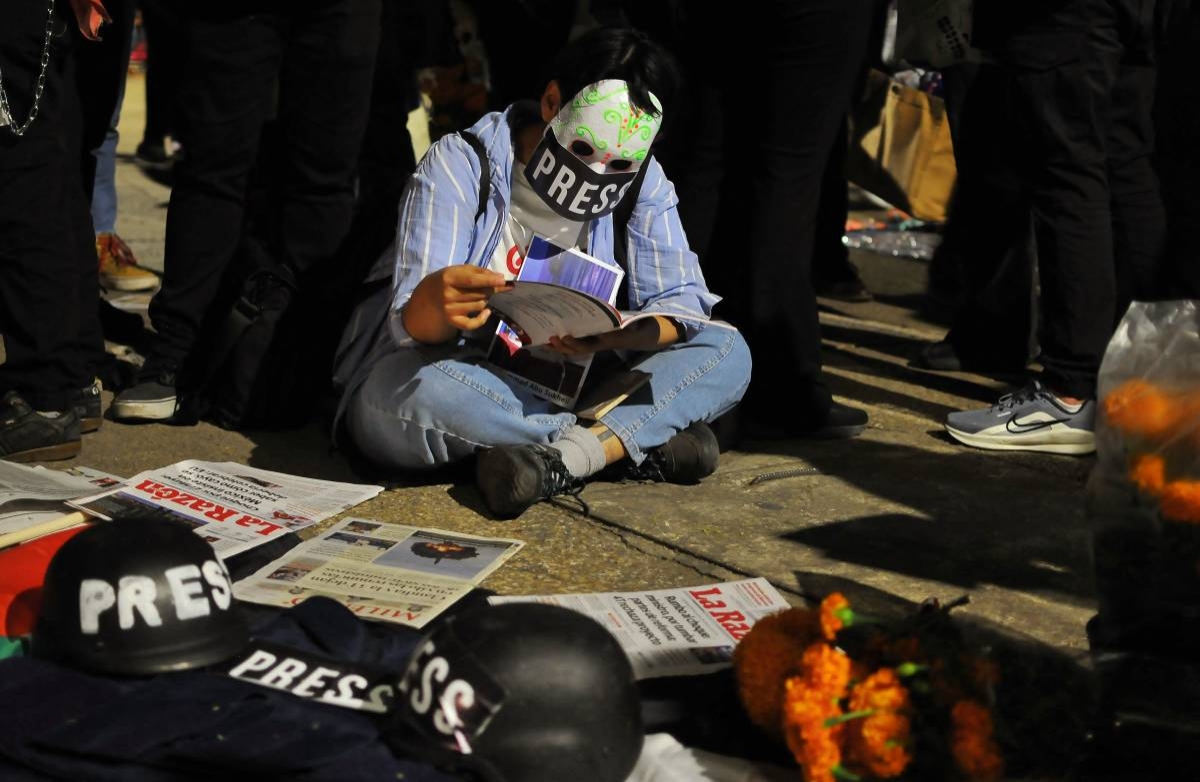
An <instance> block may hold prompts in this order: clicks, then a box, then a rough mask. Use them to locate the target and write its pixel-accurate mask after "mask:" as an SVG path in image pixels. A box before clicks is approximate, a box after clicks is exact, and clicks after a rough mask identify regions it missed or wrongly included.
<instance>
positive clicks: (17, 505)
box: [0, 460, 121, 535]
mask: <svg viewBox="0 0 1200 782" xmlns="http://www.w3.org/2000/svg"><path fill="white" fill-rule="evenodd" d="M120 483H121V479H120V478H118V477H117V476H115V475H109V474H108V473H105V472H100V471H99V470H93V469H91V468H90V467H75V468H71V469H69V470H48V469H46V468H44V467H26V466H24V465H21V464H15V463H13V462H6V461H3V460H0V535H4V534H7V533H10V532H17V531H19V530H23V529H28V528H29V527H33V526H36V525H38V524H41V523H42V522H44V521H50V520H51V519H56V518H59V517H60V516H63V515H64V514H67V513H70V512H71V508H69V507H68V506H67V505H66V502H67V501H68V500H74V499H78V498H80V497H86V496H88V495H89V494H95V493H96V490H97V489H106V488H109V487H110V486H115V485H119V484H120Z"/></svg>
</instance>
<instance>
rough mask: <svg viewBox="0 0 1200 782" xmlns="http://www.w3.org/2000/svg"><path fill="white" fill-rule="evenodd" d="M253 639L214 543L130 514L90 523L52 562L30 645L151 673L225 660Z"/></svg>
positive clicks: (75, 662)
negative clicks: (215, 550) (211, 543)
mask: <svg viewBox="0 0 1200 782" xmlns="http://www.w3.org/2000/svg"><path fill="white" fill-rule="evenodd" d="M247 640H248V633H247V630H246V625H245V623H244V621H243V620H242V617H241V616H240V614H238V612H237V607H236V603H235V601H234V599H233V583H232V581H231V579H230V578H229V571H228V570H226V569H225V565H223V564H222V563H221V560H220V559H218V558H217V555H216V553H215V552H214V551H213V549H212V546H210V545H209V544H208V543H206V542H205V541H203V540H201V539H200V537H199V536H198V535H196V533H195V532H193V531H192V528H191V527H189V526H188V525H187V524H184V523H183V522H179V521H173V520H170V519H162V518H148V517H139V516H128V517H125V518H117V519H114V520H113V521H111V522H105V523H99V524H96V525H95V526H93V527H91V528H89V529H86V530H84V531H83V532H81V533H79V534H78V535H76V536H75V537H73V538H71V539H70V540H69V541H67V542H66V543H65V544H64V545H63V547H62V548H61V549H59V550H58V553H56V554H55V555H54V558H53V559H51V560H50V565H49V566H48V567H47V569H46V579H45V585H44V586H43V589H42V610H41V614H40V615H39V617H38V621H37V624H36V625H35V626H34V629H33V637H32V639H31V649H30V653H31V654H32V655H33V656H35V657H42V658H45V659H50V660H54V661H56V662H59V663H62V664H63V665H67V666H70V667H72V668H78V669H81V670H84V671H91V672H94V673H112V674H131V675H146V674H154V673H163V672H165V671H178V670H183V669H186V668H198V667H201V666H204V665H209V664H211V663H215V662H219V661H221V660H224V659H226V658H228V657H230V656H232V655H234V654H235V653H237V652H238V651H240V650H241V649H242V648H243V647H244V646H245V645H246V642H247Z"/></svg>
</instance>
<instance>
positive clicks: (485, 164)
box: [458, 130, 492, 220]
mask: <svg viewBox="0 0 1200 782" xmlns="http://www.w3.org/2000/svg"><path fill="white" fill-rule="evenodd" d="M458 135H459V136H460V137H461V138H462V140H463V141H465V142H467V145H468V146H470V147H471V149H473V150H475V154H476V155H478V156H479V209H478V210H476V212H475V219H476V220H478V219H479V218H480V217H483V213H484V210H486V209H487V200H488V194H489V193H491V191H492V165H491V162H490V161H489V160H488V153H487V148H486V147H485V146H483V142H482V141H480V140H479V136H476V135H475V134H474V133H472V132H471V131H469V130H460V131H458Z"/></svg>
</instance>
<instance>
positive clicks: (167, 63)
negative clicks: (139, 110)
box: [140, 0, 187, 145]
mask: <svg viewBox="0 0 1200 782" xmlns="http://www.w3.org/2000/svg"><path fill="white" fill-rule="evenodd" d="M140 5H141V8H142V29H143V30H144V31H145V33H146V127H145V130H144V132H143V133H142V143H143V144H148V145H152V144H162V141H163V138H164V137H166V136H167V135H170V136H172V137H174V138H176V139H179V138H182V130H181V128H179V127H177V125H178V124H179V123H178V118H177V113H178V112H177V109H176V103H175V100H176V95H175V93H176V90H177V89H178V88H179V83H180V79H181V78H182V77H183V67H184V64H185V63H186V60H187V35H186V30H185V27H184V22H183V19H182V18H181V16H180V13H179V10H178V8H177V7H176V5H175V4H174V3H173V2H171V0H141V3H140Z"/></svg>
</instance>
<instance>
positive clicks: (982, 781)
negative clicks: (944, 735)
mask: <svg viewBox="0 0 1200 782" xmlns="http://www.w3.org/2000/svg"><path fill="white" fill-rule="evenodd" d="M950 723H951V726H952V731H953V735H952V736H951V745H950V751H951V754H952V755H953V756H954V763H955V765H957V766H958V768H959V770H960V771H962V772H963V773H964V774H965V775H966V776H967V777H968V778H969V779H971V780H974V781H977V782H991V781H992V780H997V779H1000V777H1001V776H1002V775H1003V773H1004V759H1003V758H1002V757H1001V755H1000V748H999V747H998V746H997V744H996V741H995V739H994V738H993V737H992V715H991V713H990V712H989V711H988V710H987V708H986V707H984V706H983V705H982V704H980V703H977V702H975V701H970V700H962V701H959V702H958V703H956V704H954V708H953V709H951V711H950Z"/></svg>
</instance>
